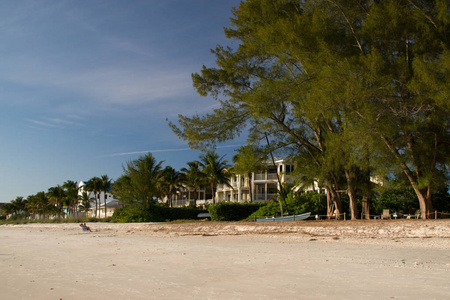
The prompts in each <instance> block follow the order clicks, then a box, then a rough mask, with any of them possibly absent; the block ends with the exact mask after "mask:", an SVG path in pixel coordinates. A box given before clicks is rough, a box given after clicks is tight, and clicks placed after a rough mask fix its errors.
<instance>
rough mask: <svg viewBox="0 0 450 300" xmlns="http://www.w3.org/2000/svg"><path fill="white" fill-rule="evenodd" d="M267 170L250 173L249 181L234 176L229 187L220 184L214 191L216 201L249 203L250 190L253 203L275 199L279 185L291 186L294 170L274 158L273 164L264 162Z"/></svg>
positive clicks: (283, 161) (284, 160)
mask: <svg viewBox="0 0 450 300" xmlns="http://www.w3.org/2000/svg"><path fill="white" fill-rule="evenodd" d="M266 165H267V168H266V169H265V170H264V171H263V172H260V173H252V177H251V179H250V178H249V177H248V176H247V175H241V174H238V175H235V176H233V178H231V181H230V186H228V185H225V184H220V185H219V186H218V187H217V190H216V199H217V201H232V202H246V201H250V189H251V191H252V198H253V202H261V201H267V200H270V199H275V198H276V197H277V194H278V191H279V190H280V183H281V184H285V183H288V184H293V181H292V178H291V176H290V174H291V172H292V171H293V170H294V166H293V164H292V163H291V162H289V161H288V160H286V159H284V158H276V159H274V162H272V160H269V161H267V162H266Z"/></svg>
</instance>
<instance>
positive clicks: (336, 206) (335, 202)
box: [325, 185, 342, 220]
mask: <svg viewBox="0 0 450 300" xmlns="http://www.w3.org/2000/svg"><path fill="white" fill-rule="evenodd" d="M325 188H326V190H327V202H328V219H330V218H331V217H332V216H333V214H335V217H336V220H340V219H341V212H342V201H341V195H340V194H339V193H338V192H337V190H336V189H335V188H332V187H331V186H330V185H327V186H326V187H325Z"/></svg>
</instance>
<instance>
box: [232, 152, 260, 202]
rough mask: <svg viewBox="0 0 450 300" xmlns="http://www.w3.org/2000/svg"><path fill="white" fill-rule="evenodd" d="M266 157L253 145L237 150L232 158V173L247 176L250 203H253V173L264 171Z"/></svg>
mask: <svg viewBox="0 0 450 300" xmlns="http://www.w3.org/2000/svg"><path fill="white" fill-rule="evenodd" d="M265 160H266V155H265V154H264V153H263V152H262V151H261V149H259V148H258V147H256V146H254V145H247V146H243V147H241V148H240V149H238V151H237V153H236V154H235V155H234V156H233V163H234V166H233V167H232V172H233V173H236V174H241V175H247V179H248V183H249V184H248V186H249V196H250V202H252V201H253V195H252V191H253V186H252V184H253V178H252V177H253V176H252V174H253V173H255V172H260V171H262V170H264V169H265V167H266V166H265V164H264V161H265Z"/></svg>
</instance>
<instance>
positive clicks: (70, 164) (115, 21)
mask: <svg viewBox="0 0 450 300" xmlns="http://www.w3.org/2000/svg"><path fill="white" fill-rule="evenodd" d="M239 2H240V1H239V0H190V1H187V0H164V1H161V0H146V1H144V0H142V1H139V0H133V1H115V0H104V1H100V0H92V1H91V0H70V1H63V0H52V1H45V0H40V1H20V0H17V1H1V2H0V103H1V109H0V145H1V146H0V147H1V148H0V149H1V151H0V153H1V155H0V202H9V201H10V200H13V199H15V198H16V197H17V196H23V197H27V196H28V195H31V194H35V193H37V192H39V191H47V189H48V188H50V187H52V186H56V185H57V184H62V183H63V182H64V181H66V180H74V181H80V180H88V179H89V178H92V177H94V176H101V175H103V174H107V175H108V176H109V177H111V178H113V179H116V178H118V177H119V176H120V175H121V174H122V172H123V169H122V166H123V165H124V164H125V163H126V162H127V161H130V160H133V159H136V158H138V157H139V156H140V155H143V154H145V153H146V152H147V151H148V152H152V153H153V155H154V156H155V157H156V159H157V160H158V161H162V160H164V161H165V163H164V165H170V166H173V167H174V168H176V169H178V170H179V169H180V168H182V167H185V166H186V162H188V161H192V160H195V159H197V158H198V156H199V154H200V153H199V152H197V151H191V150H187V148H188V146H187V144H186V142H184V141H181V140H179V139H178V138H177V137H176V136H175V134H173V133H172V131H171V129H170V128H169V127H168V124H167V122H166V118H168V119H169V120H171V121H176V119H177V115H178V114H180V113H181V114H184V115H192V114H194V113H200V114H203V113H206V112H208V111H210V110H211V108H213V107H214V106H215V105H217V104H216V103H215V102H214V100H213V99H211V98H205V97H200V96H199V95H198V94H197V93H196V92H195V90H194V89H193V87H192V81H191V74H192V73H194V72H198V71H200V69H201V67H202V65H207V66H214V61H215V59H214V56H213V55H212V54H211V53H210V49H211V48H214V47H215V46H216V44H221V45H231V46H232V47H233V46H236V44H233V42H231V41H229V40H226V39H225V36H224V33H223V28H224V27H229V26H230V20H229V18H230V17H231V9H232V7H233V6H238V5H239ZM242 144H245V138H242V139H240V140H236V141H233V142H230V143H228V144H224V145H218V146H219V147H218V149H217V151H218V153H219V154H221V155H225V154H226V155H227V156H226V158H228V159H229V160H231V157H232V155H233V153H234V149H236V148H238V146H234V145H242ZM174 150H176V151H174Z"/></svg>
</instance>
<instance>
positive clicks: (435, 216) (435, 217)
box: [434, 210, 437, 220]
mask: <svg viewBox="0 0 450 300" xmlns="http://www.w3.org/2000/svg"><path fill="white" fill-rule="evenodd" d="M434 219H435V220H437V210H435V211H434Z"/></svg>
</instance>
